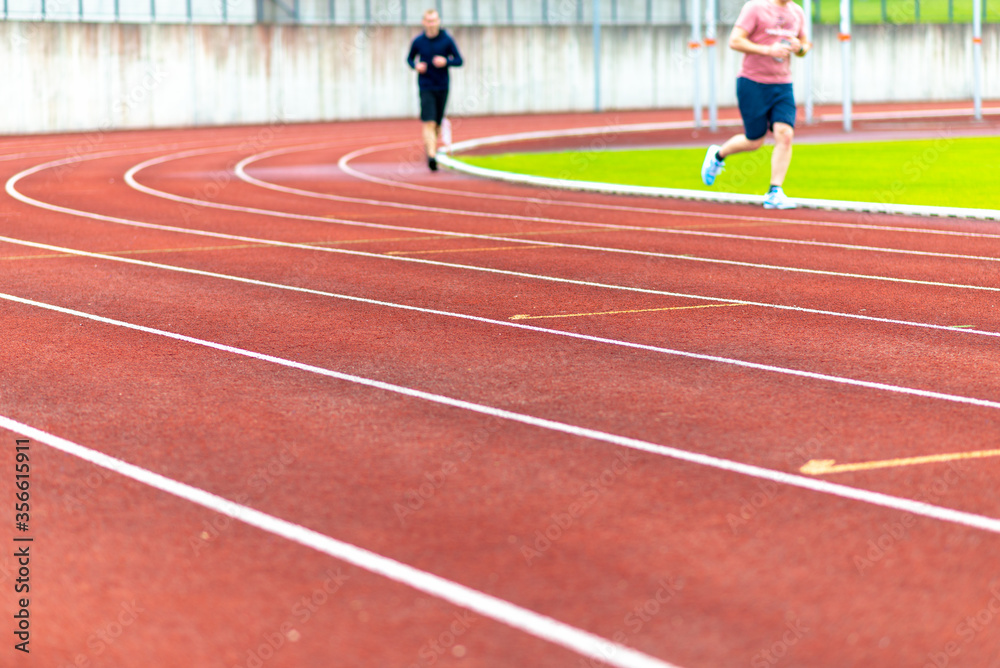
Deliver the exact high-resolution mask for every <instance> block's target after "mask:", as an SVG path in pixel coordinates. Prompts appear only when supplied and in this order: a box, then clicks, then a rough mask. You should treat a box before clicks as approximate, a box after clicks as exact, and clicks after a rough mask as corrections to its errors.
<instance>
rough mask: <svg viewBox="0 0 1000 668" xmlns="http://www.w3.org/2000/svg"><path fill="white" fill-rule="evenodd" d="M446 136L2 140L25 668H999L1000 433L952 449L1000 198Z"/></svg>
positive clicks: (986, 390)
mask: <svg viewBox="0 0 1000 668" xmlns="http://www.w3.org/2000/svg"><path fill="white" fill-rule="evenodd" d="M685 118H687V115H686V114H683V113H674V112H666V113H663V112H658V113H655V114H654V113H649V112H646V113H620V114H608V115H605V116H593V115H586V116H545V117H532V118H527V119H526V118H500V119H470V120H464V121H463V122H461V123H460V124H459V125H458V127H457V128H456V131H457V133H459V135H458V136H460V137H461V138H470V137H476V136H486V135H493V134H501V133H508V132H517V131H523V130H525V129H533V130H537V129H546V128H552V129H558V128H569V127H584V126H593V125H598V124H602V123H608V124H614V123H638V122H650V121H664V120H684V119H685ZM970 123H971V122H970V121H968V120H962V119H945V120H941V119H939V120H936V121H924V122H920V123H917V122H915V121H913V120H910V121H907V122H905V123H903V122H900V123H896V124H891V123H876V122H871V123H867V124H866V123H863V122H862V123H858V124H857V125H856V130H857V134H858V136H859V137H864V136H866V133H868V134H869V135H871V136H874V135H875V134H878V133H882V134H884V133H886V132H899V131H902V132H911V131H912V132H916V131H917V130H920V131H924V132H931V133H938V134H940V133H949V132H955V133H960V132H964V131H965V130H967V129H968V126H969V125H970ZM918 126H919V127H918ZM835 127H836V126H835V125H826V126H822V125H821V126H818V127H817V128H816V129H814V130H809V129H806V130H803V131H802V133H801V134H802V135H803V136H807V135H808V134H809V132H810V131H812V132H816V133H822V132H826V133H831V132H834V130H835ZM990 127H992V126H990ZM417 130H418V128H417V125H416V124H415V123H414V122H410V121H407V122H364V123H350V124H331V125H295V126H283V125H274V126H269V127H253V128H229V129H211V130H185V131H169V132H167V131H161V132H128V133H103V134H92V135H74V136H59V137H51V136H50V137H28V138H6V139H4V140H2V141H0V172H2V176H3V179H4V181H5V182H6V184H7V188H6V193H5V194H4V195H3V196H2V210H3V219H2V220H3V222H2V227H0V267H2V271H0V323H2V326H3V329H4V332H3V339H2V340H3V344H2V346H0V374H2V379H0V427H2V428H0V438H2V439H3V441H4V443H3V452H4V458H3V461H4V463H5V466H4V471H5V472H4V473H3V475H2V476H0V477H2V480H3V483H2V485H3V487H2V488H3V489H4V490H7V492H5V494H4V498H6V499H8V503H10V500H11V498H12V484H13V479H14V472H13V468H14V446H15V439H29V440H30V442H31V443H30V448H31V450H30V453H31V458H32V459H31V464H32V468H31V495H32V496H31V503H32V512H31V521H30V532H29V533H27V534H20V533H19V532H17V531H16V530H15V528H14V518H13V515H14V509H13V507H12V506H13V504H10V505H9V506H7V507H6V509H5V515H4V516H5V517H7V518H8V520H9V521H7V522H6V524H5V526H8V527H9V529H8V530H7V531H6V532H4V534H6V540H8V541H11V540H12V539H13V538H15V537H19V536H23V535H28V536H30V537H32V538H33V539H34V542H33V543H31V554H32V560H31V591H30V614H31V644H30V649H31V654H30V655H28V656H25V655H23V654H21V653H20V652H16V651H15V650H14V649H13V645H14V642H16V640H12V634H11V631H12V630H14V626H15V625H14V621H13V619H12V615H13V614H14V613H15V611H16V610H17V603H16V601H15V598H16V597H15V596H14V595H13V593H12V590H13V586H14V582H13V581H14V579H15V578H16V577H17V564H16V560H15V559H14V558H13V553H14V548H10V549H8V550H4V554H5V556H3V557H0V577H2V579H3V583H4V584H3V586H4V590H5V592H6V597H5V600H6V601H7V602H8V603H7V605H6V606H5V610H7V611H8V613H7V614H5V615H4V618H5V619H7V620H8V621H7V626H6V627H4V628H3V629H2V630H3V632H4V637H6V638H7V644H6V645H5V646H4V647H3V650H2V656H3V657H5V658H4V660H3V662H2V663H3V665H37V666H47V667H48V666H53V667H57V668H63V667H64V666H81V667H85V666H109V667H132V666H165V667H173V666H178V667H181V666H199V667H202V666H204V667H214V666H220V667H226V668H233V667H235V666H240V667H249V666H269V667H270V666H275V667H277V666H282V667H284V666H288V667H298V668H313V667H326V666H380V667H381V666H399V667H400V668H409V667H411V666H430V665H441V666H590V665H595V666H596V665H602V663H601V661H605V662H607V663H608V664H610V665H618V666H659V667H661V668H662V667H664V666H681V667H683V668H700V667H716V666H808V667H826V666H829V667H831V668H833V667H838V668H839V667H844V666H878V667H886V666H893V667H894V666H914V667H918V668H919V667H922V666H926V665H931V666H934V665H936V666H938V668H943V666H946V665H947V666H975V667H978V668H983V667H997V666H1000V619H998V616H1000V570H998V567H997V560H996V555H997V554H998V553H1000V535H998V534H1000V519H998V518H1000V505H998V502H997V495H996V487H995V479H996V477H997V475H998V474H1000V458H998V457H996V456H975V457H971V456H966V457H965V458H962V459H948V460H942V461H931V462H925V461H921V460H917V461H912V459H911V458H916V457H924V456H932V455H942V454H948V453H970V452H979V451H985V450H990V449H996V448H998V447H1000V445H998V438H997V433H998V428H1000V383H998V381H997V378H998V374H1000V355H998V353H997V350H998V346H1000V313H998V311H1000V309H998V308H997V303H998V301H1000V299H998V297H1000V280H998V277H1000V273H998V267H1000V228H998V227H997V225H996V224H995V223H985V222H971V221H963V220H953V219H920V218H902V217H889V216H872V215H858V214H843V213H841V214H835V213H831V212H822V211H798V212H764V211H763V210H760V209H758V208H755V207H745V206H720V205H706V204H704V203H693V202H674V201H669V200H644V199H627V198H615V197H609V196H597V195H588V194H582V193H569V192H546V191H541V190H533V189H530V188H525V187H515V186H509V185H503V184H498V183H493V182H483V181H478V180H474V179H470V178H468V177H465V176H461V175H458V174H454V173H449V172H439V173H436V174H431V173H429V172H427V171H426V168H425V166H424V165H423V163H422V161H421V160H420V159H419V151H420V149H419V147H418V146H417V144H416V142H414V141H413V140H414V139H415V137H416V136H417V134H418V133H417ZM712 139H713V138H712V137H710V136H708V135H707V133H702V134H701V136H699V137H697V138H696V140H697V141H700V142H704V143H708V142H709V141H710V140H712ZM604 140H605V141H606V142H607V143H608V144H610V145H621V144H625V143H628V142H630V141H636V142H638V141H639V139H637V138H631V137H629V136H627V135H619V134H617V133H614V132H613V131H609V133H608V135H607V136H605V137H604ZM576 141H577V142H581V141H583V142H585V143H584V145H587V146H590V144H589V141H590V139H586V140H576ZM642 141H644V142H651V141H657V142H662V141H673V142H684V141H686V142H690V141H692V134H691V131H684V132H674V134H673V135H670V136H666V135H664V136H656V137H648V136H647V137H644V138H642ZM542 143H544V142H542ZM540 144H541V143H540ZM987 178H990V179H994V181H993V183H992V185H989V184H985V183H984V187H996V185H997V184H996V182H995V177H993V176H989V177H987ZM515 316H519V317H515ZM811 460H835V461H836V462H837V464H852V463H866V462H879V461H883V460H902V461H893V463H892V464H890V465H884V466H877V467H868V468H861V469H860V470H847V471H843V472H839V471H837V470H832V471H823V470H818V471H810V472H808V473H802V472H801V470H800V469H801V467H802V466H803V465H805V464H806V463H807V462H809V461H811ZM807 470H808V469H807ZM8 545H15V543H13V542H9V543H8ZM18 545H20V544H18ZM8 627H9V628H8Z"/></svg>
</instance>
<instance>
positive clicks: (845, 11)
mask: <svg viewBox="0 0 1000 668" xmlns="http://www.w3.org/2000/svg"><path fill="white" fill-rule="evenodd" d="M839 37H840V62H841V68H842V69H843V80H844V92H843V96H844V105H843V108H844V132H850V131H851V129H852V123H851V0H840V35H839Z"/></svg>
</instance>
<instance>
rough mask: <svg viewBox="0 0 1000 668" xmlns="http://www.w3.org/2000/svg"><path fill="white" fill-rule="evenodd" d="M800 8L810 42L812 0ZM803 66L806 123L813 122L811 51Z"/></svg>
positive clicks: (808, 0) (807, 39) (811, 33)
mask: <svg viewBox="0 0 1000 668" xmlns="http://www.w3.org/2000/svg"><path fill="white" fill-rule="evenodd" d="M802 9H803V10H805V14H806V25H805V33H806V41H807V42H809V43H810V44H812V38H813V29H812V24H813V4H812V0H805V2H804V3H803V5H802ZM802 64H803V65H804V66H805V70H806V71H805V81H806V123H812V122H813V97H814V95H813V59H812V51H811V50H810V51H808V52H806V57H805V62H803V63H802Z"/></svg>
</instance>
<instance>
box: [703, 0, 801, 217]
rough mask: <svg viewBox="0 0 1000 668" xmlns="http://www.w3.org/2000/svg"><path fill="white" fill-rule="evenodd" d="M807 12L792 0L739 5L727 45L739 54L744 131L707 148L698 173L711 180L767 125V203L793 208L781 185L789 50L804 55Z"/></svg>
mask: <svg viewBox="0 0 1000 668" xmlns="http://www.w3.org/2000/svg"><path fill="white" fill-rule="evenodd" d="M805 23H806V17H805V13H804V12H803V11H802V8H801V7H799V6H798V5H797V4H795V3H794V2H791V0H750V1H749V2H747V4H745V5H744V6H743V10H742V11H741V12H740V16H739V18H738V19H737V20H736V25H735V26H733V31H732V33H731V34H730V35H729V48H731V49H733V50H735V51H739V52H741V53H743V54H745V55H744V56H743V66H742V67H741V68H740V72H739V77H738V78H737V79H736V99H737V101H738V103H739V107H740V116H742V117H743V134H739V135H736V136H735V137H732V138H730V139H729V140H728V141H727V142H726V143H724V144H723V145H722V146H719V145H712V146H709V147H708V151H707V152H706V153H705V160H704V162H703V163H702V166H701V178H702V181H704V182H705V185H709V186H710V185H712V184H713V183H715V177H716V176H718V175H719V173H720V172H721V171H722V169H723V161H724V160H725V159H726V158H727V157H728V156H730V155H733V154H734V153H743V152H746V151H756V150H757V149H758V148H760V147H761V146H762V145H763V144H764V136H765V135H766V134H767V131H768V130H771V132H773V133H774V141H775V146H774V152H773V153H772V154H771V188H770V190H769V191H768V193H767V195H765V196H764V208H765V209H794V208H795V202H794V201H792V200H791V199H789V198H788V197H787V196H786V195H785V193H784V191H783V190H782V189H781V186H782V184H783V183H784V181H785V175H786V174H787V173H788V165H789V164H790V163H791V160H792V138H793V137H794V136H795V129H794V128H795V113H796V110H795V96H794V94H793V92H792V69H791V66H790V62H789V61H790V60H791V56H792V54H795V55H797V56H804V55H806V52H807V51H808V50H809V48H810V46H812V45H811V44H809V43H808V42H807V41H806V36H805Z"/></svg>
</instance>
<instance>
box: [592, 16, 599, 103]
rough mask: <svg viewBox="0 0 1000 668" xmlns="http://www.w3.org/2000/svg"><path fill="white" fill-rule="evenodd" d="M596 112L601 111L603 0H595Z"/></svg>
mask: <svg viewBox="0 0 1000 668" xmlns="http://www.w3.org/2000/svg"><path fill="white" fill-rule="evenodd" d="M593 41H594V111H595V112H599V111H600V110H601V0H594V40H593Z"/></svg>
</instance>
